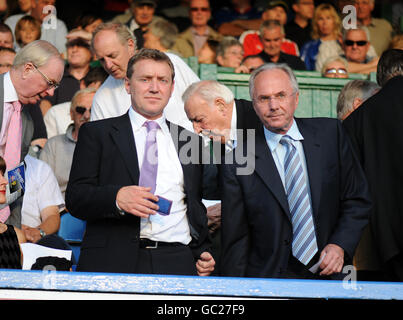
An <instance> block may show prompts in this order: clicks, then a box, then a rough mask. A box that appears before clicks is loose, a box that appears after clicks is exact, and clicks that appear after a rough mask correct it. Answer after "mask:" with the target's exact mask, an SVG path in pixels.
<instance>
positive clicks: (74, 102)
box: [70, 88, 97, 111]
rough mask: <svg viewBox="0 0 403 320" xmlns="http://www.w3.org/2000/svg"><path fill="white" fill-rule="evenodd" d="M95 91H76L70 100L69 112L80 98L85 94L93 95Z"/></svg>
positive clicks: (87, 89) (94, 89)
mask: <svg viewBox="0 0 403 320" xmlns="http://www.w3.org/2000/svg"><path fill="white" fill-rule="evenodd" d="M96 91H97V89H96V88H84V89H81V90H78V91H77V92H76V93H75V94H74V96H73V98H71V104H70V111H72V110H73V109H74V107H76V106H77V100H78V98H79V97H80V96H82V95H85V94H90V93H95V92H96Z"/></svg>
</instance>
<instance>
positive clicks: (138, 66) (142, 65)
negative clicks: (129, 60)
mask: <svg viewBox="0 0 403 320" xmlns="http://www.w3.org/2000/svg"><path fill="white" fill-rule="evenodd" d="M153 64H155V65H158V69H157V73H158V75H159V76H169V77H171V76H172V70H171V68H170V66H169V65H168V63H167V62H166V61H156V60H153V59H141V60H138V61H137V62H136V63H134V64H133V66H132V68H133V75H136V76H139V75H146V74H148V75H155V70H150V67H151V65H153Z"/></svg>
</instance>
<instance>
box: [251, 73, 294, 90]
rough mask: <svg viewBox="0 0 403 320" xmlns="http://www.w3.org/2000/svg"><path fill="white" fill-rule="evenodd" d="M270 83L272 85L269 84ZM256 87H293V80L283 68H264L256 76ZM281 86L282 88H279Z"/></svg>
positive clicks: (265, 88)
mask: <svg viewBox="0 0 403 320" xmlns="http://www.w3.org/2000/svg"><path fill="white" fill-rule="evenodd" d="M268 83H270V85H267V84H268ZM255 87H257V88H259V89H260V90H273V91H278V92H280V91H281V90H288V89H291V88H292V86H291V80H290V78H289V77H288V75H287V73H286V72H285V71H283V70H281V69H269V70H264V71H262V72H261V73H259V74H258V75H257V76H256V79H255ZM279 88H280V90H279Z"/></svg>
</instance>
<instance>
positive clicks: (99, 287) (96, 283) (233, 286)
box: [0, 269, 403, 300]
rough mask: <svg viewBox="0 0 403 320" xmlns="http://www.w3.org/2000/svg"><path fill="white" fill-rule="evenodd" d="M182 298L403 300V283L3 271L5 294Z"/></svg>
mask: <svg viewBox="0 0 403 320" xmlns="http://www.w3.org/2000/svg"><path fill="white" fill-rule="evenodd" d="M6 289H19V290H27V291H28V290H32V289H33V290H53V291H58V292H63V291H65V292H82V293H84V292H85V293H119V294H122V293H125V294H132V295H133V296H135V295H136V294H142V295H144V294H147V295H159V296H160V295H171V296H172V295H179V296H182V297H189V296H192V297H194V296H196V298H197V297H206V296H207V297H222V298H224V297H235V298H291V299H293V298H298V299H299V298H308V299H369V300H403V283H396V282H360V281H358V282H348V281H330V280H283V279H254V278H226V277H190V276H158V275H154V276H151V275H132V274H115V273H87V272H64V271H63V272H62V271H21V270H17V271H16V270H5V269H0V299H1V298H4V297H2V290H6Z"/></svg>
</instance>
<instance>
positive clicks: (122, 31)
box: [91, 22, 137, 52]
mask: <svg viewBox="0 0 403 320" xmlns="http://www.w3.org/2000/svg"><path fill="white" fill-rule="evenodd" d="M105 30H109V31H113V32H115V33H116V35H117V36H118V39H119V41H120V43H121V44H122V45H126V44H127V42H128V41H129V40H133V41H134V45H135V47H136V48H137V42H136V38H135V37H134V35H133V33H132V32H131V31H130V30H129V28H128V27H126V26H125V25H124V24H122V23H115V22H105V23H101V24H100V25H99V26H98V27H96V29H95V30H94V32H93V33H92V39H91V50H92V51H93V52H94V39H95V36H96V35H97V34H98V33H99V32H101V31H105Z"/></svg>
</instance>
